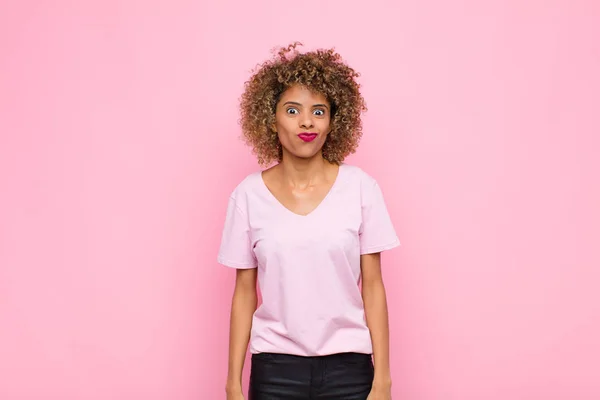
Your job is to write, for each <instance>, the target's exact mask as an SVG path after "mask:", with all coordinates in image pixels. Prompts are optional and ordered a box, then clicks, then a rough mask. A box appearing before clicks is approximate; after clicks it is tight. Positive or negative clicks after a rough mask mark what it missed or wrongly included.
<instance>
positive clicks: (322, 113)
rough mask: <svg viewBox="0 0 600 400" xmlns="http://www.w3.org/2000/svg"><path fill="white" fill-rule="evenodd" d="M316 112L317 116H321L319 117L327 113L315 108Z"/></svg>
mask: <svg viewBox="0 0 600 400" xmlns="http://www.w3.org/2000/svg"><path fill="white" fill-rule="evenodd" d="M314 114H315V115H317V116H319V117H322V116H323V115H325V111H323V110H315V111H314Z"/></svg>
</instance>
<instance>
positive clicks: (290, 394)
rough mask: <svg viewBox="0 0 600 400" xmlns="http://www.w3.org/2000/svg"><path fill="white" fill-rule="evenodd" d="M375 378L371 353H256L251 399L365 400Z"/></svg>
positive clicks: (252, 367)
mask: <svg viewBox="0 0 600 400" xmlns="http://www.w3.org/2000/svg"><path fill="white" fill-rule="evenodd" d="M373 375H374V369H373V361H372V359H371V355H369V354H358V353H340V354H333V355H329V356H319V357H300V356H293V355H288V354H275V353H259V354H253V355H252V361H251V369H250V389H249V391H248V400H317V399H318V400H365V399H366V398H367V396H368V395H369V392H370V391H371V385H372V383H373Z"/></svg>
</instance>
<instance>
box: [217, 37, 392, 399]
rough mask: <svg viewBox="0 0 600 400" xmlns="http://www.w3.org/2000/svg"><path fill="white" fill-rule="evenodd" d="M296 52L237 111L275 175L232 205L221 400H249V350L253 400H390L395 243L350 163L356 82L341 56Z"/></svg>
mask: <svg viewBox="0 0 600 400" xmlns="http://www.w3.org/2000/svg"><path fill="white" fill-rule="evenodd" d="M297 45H298V43H294V44H292V45H290V46H289V47H287V48H284V49H282V50H280V51H279V53H278V55H277V56H276V57H274V58H273V59H272V60H269V61H267V62H265V63H264V64H262V65H261V66H260V67H259V68H258V69H257V71H255V73H254V74H253V76H252V77H251V78H250V80H249V81H248V82H246V86H245V91H244V94H243V96H242V99H241V107H240V108H241V126H242V131H243V135H244V137H245V139H246V141H247V142H248V143H249V144H250V145H251V146H252V148H253V151H254V153H255V154H256V156H257V157H258V161H259V162H260V164H262V165H267V166H268V165H270V164H273V163H275V165H274V166H272V167H271V168H269V169H266V170H264V171H261V172H256V173H253V174H251V175H249V176H247V177H246V178H245V179H244V180H243V181H242V182H241V183H240V184H239V185H238V186H237V187H236V188H235V190H233V192H232V194H231V196H230V198H229V205H228V209H227V215H226V218H225V226H224V229H223V233H222V239H221V246H220V249H219V255H218V261H219V263H221V264H223V265H225V266H228V267H232V268H235V269H236V284H235V290H234V294H233V300H232V307H231V326H230V335H229V372H228V379H227V384H226V393H227V399H228V400H240V399H244V396H243V392H242V383H241V377H242V369H243V366H244V359H245V354H246V350H247V348H248V344H249V345H250V352H251V354H252V359H251V370H250V388H249V393H248V396H249V400H279V399H281V400H294V399H298V400H300V399H303V400H304V399H327V400H334V399H340V400H359V399H360V400H364V399H368V400H389V399H390V398H391V395H390V390H391V389H390V388H391V376H390V367H389V351H388V343H389V333H388V332H389V331H388V313H387V303H386V294H385V288H384V284H383V281H382V275H381V259H380V253H381V252H382V251H384V250H388V249H391V248H393V247H396V246H398V245H399V241H398V238H397V236H396V233H395V230H394V227H393V225H392V223H391V221H390V217H389V215H388V212H387V208H386V205H385V202H384V199H383V195H382V191H381V189H380V187H379V186H378V184H377V182H376V181H375V180H374V179H373V178H372V177H371V176H369V175H368V174H367V173H365V172H364V171H363V170H362V169H360V168H358V167H356V166H351V165H348V164H344V163H343V160H344V158H345V157H346V156H347V155H349V154H351V153H353V152H354V151H355V150H356V148H357V145H358V142H359V139H360V137H361V135H362V126H361V119H360V116H361V113H362V112H363V111H365V110H366V107H365V104H364V100H363V98H362V96H361V94H360V92H359V84H358V83H357V82H356V78H357V77H358V74H357V73H356V72H355V71H354V70H353V69H352V68H350V67H349V66H348V65H346V64H345V63H344V62H343V61H342V60H341V58H340V56H339V55H338V54H337V53H335V52H334V51H333V50H317V51H313V52H307V53H303V54H301V53H299V52H298V51H297V50H296V46H297ZM257 279H258V284H259V288H260V291H261V295H262V303H261V304H260V306H259V307H258V308H257V303H258V300H257V298H258V296H257V289H256V281H257ZM359 283H361V285H360V286H359Z"/></svg>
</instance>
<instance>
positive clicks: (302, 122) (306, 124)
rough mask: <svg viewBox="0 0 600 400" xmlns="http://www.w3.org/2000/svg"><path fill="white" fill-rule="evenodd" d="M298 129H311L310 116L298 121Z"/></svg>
mask: <svg viewBox="0 0 600 400" xmlns="http://www.w3.org/2000/svg"><path fill="white" fill-rule="evenodd" d="M300 127H302V128H304V129H310V128H312V127H313V122H312V118H311V117H310V116H304V117H303V118H302V119H301V120H300Z"/></svg>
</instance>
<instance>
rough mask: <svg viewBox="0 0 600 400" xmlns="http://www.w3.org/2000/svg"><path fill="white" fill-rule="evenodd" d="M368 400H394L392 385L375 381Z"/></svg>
mask: <svg viewBox="0 0 600 400" xmlns="http://www.w3.org/2000/svg"><path fill="white" fill-rule="evenodd" d="M367 400H392V385H388V384H379V383H373V387H372V388H371V392H370V393H369V396H368V397H367Z"/></svg>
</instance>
